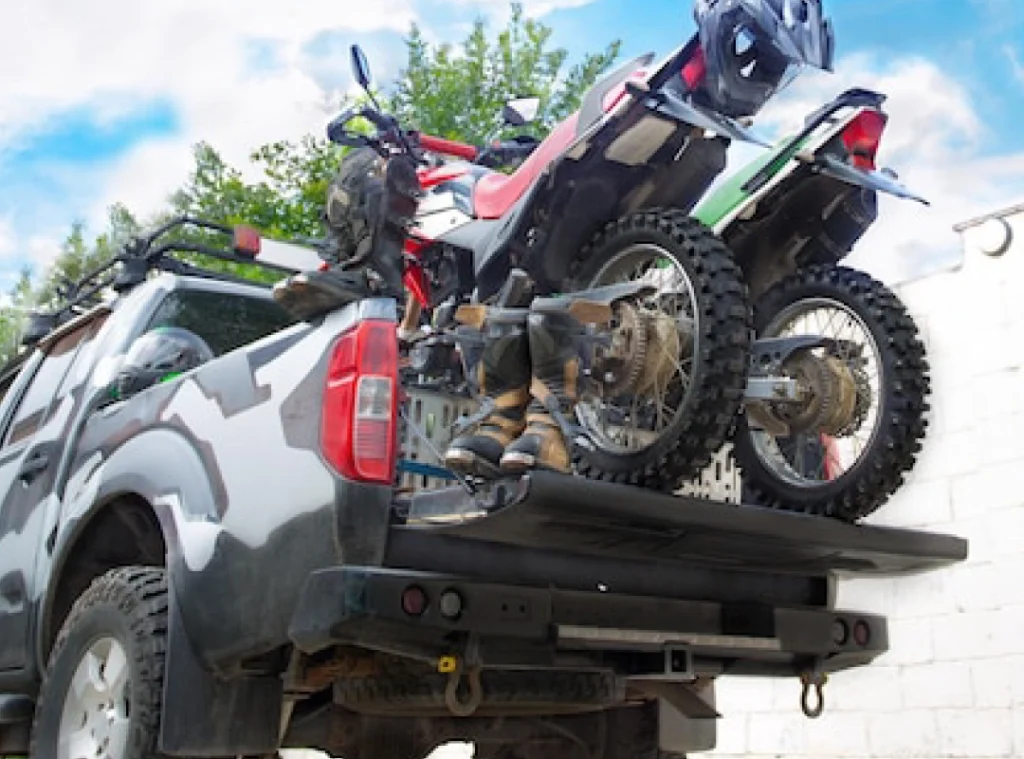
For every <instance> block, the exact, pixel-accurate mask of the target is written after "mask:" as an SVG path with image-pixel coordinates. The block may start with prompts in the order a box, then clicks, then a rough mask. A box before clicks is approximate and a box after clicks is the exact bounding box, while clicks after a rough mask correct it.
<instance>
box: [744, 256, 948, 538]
mask: <svg viewBox="0 0 1024 759" xmlns="http://www.w3.org/2000/svg"><path fill="white" fill-rule="evenodd" d="M814 309H817V313H818V315H819V316H820V314H821V313H822V312H824V313H827V314H830V315H829V316H828V317H825V319H826V320H825V321H822V319H821V318H819V319H817V320H816V321H815V325H817V324H822V325H823V326H822V327H818V328H814V329H813V330H812V331H813V332H814V333H818V332H819V331H820V332H821V333H822V334H821V336H822V337H826V338H833V339H834V338H837V337H839V338H841V339H845V340H851V338H850V337H847V336H846V335H845V333H844V332H843V329H840V327H842V325H843V324H844V323H845V324H846V325H847V326H848V327H849V329H847V330H846V331H847V332H849V333H850V334H851V335H854V334H856V332H858V331H859V332H862V333H863V335H864V337H865V343H866V345H865V347H866V348H867V351H864V352H866V353H868V354H869V355H868V359H865V364H866V366H865V368H864V369H862V370H860V372H861V373H860V375H859V376H860V378H861V379H860V380H858V385H859V386H858V393H859V394H861V395H862V396H867V397H866V400H865V404H864V408H863V409H862V410H861V411H860V412H858V414H857V421H856V424H857V426H856V427H855V428H853V429H851V430H849V431H845V432H844V434H843V435H841V436H836V437H832V436H823V435H820V434H811V433H810V432H807V433H805V434H801V435H791V436H788V437H786V438H773V437H772V436H771V435H769V434H768V433H766V432H764V431H761V430H755V429H752V428H751V426H750V425H749V424H748V421H747V416H746V415H745V414H744V415H741V417H740V419H739V422H738V424H737V426H736V434H735V438H734V449H733V451H734V455H735V458H736V463H737V465H738V467H739V469H740V471H741V473H742V477H743V486H744V487H743V490H744V501H747V502H752V503H755V504H757V505H761V506H766V507H769V508H775V509H784V510H788V511H798V512H803V513H806V514H813V515H818V516H828V517H833V518H836V519H840V520H843V521H846V522H855V521H857V520H858V519H861V518H863V517H865V516H867V515H869V514H871V513H873V512H874V511H876V510H877V509H878V508H880V507H881V506H882V505H883V504H884V503H885V502H886V501H887V500H888V499H889V497H890V496H891V495H892V494H893V493H895V492H896V490H898V489H899V487H900V486H901V485H902V484H903V482H904V478H905V475H906V474H907V473H908V472H909V471H910V470H911V469H912V468H913V466H914V463H915V461H916V457H917V454H918V452H919V451H920V450H921V440H922V439H923V437H924V435H925V432H926V429H927V420H926V418H925V415H926V412H927V411H928V408H929V406H928V402H927V399H928V395H929V393H930V387H931V386H930V378H929V371H928V362H927V359H926V356H925V348H924V344H923V343H922V341H921V339H920V337H919V334H918V329H917V326H916V324H915V323H914V320H913V319H912V318H911V316H910V315H909V313H908V312H907V310H906V308H905V307H904V305H903V304H902V303H901V302H900V300H899V299H898V298H897V296H896V295H895V293H893V292H892V291H891V290H889V289H888V288H887V287H886V286H885V285H884V284H882V283H881V282H879V281H877V280H875V279H873V278H872V277H870V276H868V275H867V274H865V273H863V272H860V271H857V270H855V269H851V268H848V267H843V266H831V265H823V266H822V265H819V266H812V267H809V268H807V269H805V270H803V271H801V272H798V273H797V274H794V275H792V276H790V277H788V278H786V279H784V280H783V281H781V282H779V283H778V284H776V285H775V286H774V287H772V288H771V289H770V290H768V291H767V292H766V293H765V294H764V295H763V296H762V297H761V298H759V299H758V301H757V302H756V303H755V308H754V324H755V326H756V327H757V335H758V337H759V338H762V337H778V336H783V335H788V334H805V333H806V330H798V329H797V327H796V326H794V325H796V324H799V320H800V319H809V316H808V315H809V314H811V313H815V311H814ZM833 325H835V326H837V329H836V332H837V334H836V335H832V334H825V333H827V332H829V331H830V329H829V328H830V327H831V326H833ZM790 330H793V331H792V332H791V331H790ZM872 376H877V389H875V388H873V387H870V385H871V383H870V379H871V377H872ZM861 384H863V386H864V387H863V388H862V387H860V385H861ZM860 433H863V435H864V438H865V439H866V443H865V444H864V445H863V448H862V449H861V450H860V452H859V454H856V455H855V460H853V461H851V462H850V463H849V465H848V466H847V464H846V463H845V462H844V461H842V458H841V457H842V454H843V453H844V452H845V451H844V450H843V449H844V448H845V449H846V450H854V451H856V450H857V449H858V448H859V447H860V444H859V438H858V436H859V434H860ZM780 442H781V444H780ZM790 444H792V445H790ZM787 451H788V453H791V454H792V456H790V455H788V454H787ZM808 454H811V460H810V461H809V460H808ZM804 465H808V466H810V467H813V468H815V469H820V470H821V471H820V472H817V475H815V474H814V473H812V472H810V471H809V470H808V466H804ZM830 470H831V471H830ZM818 476H820V477H822V478H824V479H818Z"/></svg>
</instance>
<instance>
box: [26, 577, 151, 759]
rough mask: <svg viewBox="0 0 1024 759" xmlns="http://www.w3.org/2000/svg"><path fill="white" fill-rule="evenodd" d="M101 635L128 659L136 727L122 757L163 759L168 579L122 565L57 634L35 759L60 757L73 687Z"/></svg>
mask: <svg viewBox="0 0 1024 759" xmlns="http://www.w3.org/2000/svg"><path fill="white" fill-rule="evenodd" d="M101 636H109V637H112V638H114V639H116V640H117V641H118V643H120V644H121V646H122V647H123V648H124V650H125V652H126V654H127V656H128V671H129V674H128V684H127V688H128V694H129V695H128V704H129V709H130V711H129V719H130V727H129V737H128V742H127V747H126V750H125V756H124V757H123V759H152V757H155V756H157V752H156V747H157V736H158V734H159V729H160V707H161V697H162V691H163V678H164V661H165V654H166V650H167V645H166V644H167V579H166V573H165V571H164V570H163V569H154V568H152V567H123V568H119V569H113V570H111V571H109V572H107V573H106V574H104V575H102V576H100V577H99V578H97V579H96V580H95V581H93V583H92V584H91V585H90V586H89V588H88V589H87V590H86V591H85V592H84V593H83V594H82V595H81V596H80V597H79V598H78V600H77V601H76V602H75V604H74V606H73V607H72V609H71V613H70V614H69V615H68V617H67V620H66V621H65V622H64V625H63V626H62V628H61V630H60V633H59V634H58V636H57V640H56V643H55V644H54V646H53V650H52V652H51V653H50V659H49V665H48V666H47V670H46V675H45V678H44V680H43V686H42V690H41V691H40V694H39V702H38V706H37V708H36V715H35V722H34V724H33V726H32V749H31V752H30V753H29V755H30V756H31V757H32V758H33V759H55V758H56V756H57V741H58V734H59V730H60V721H61V713H62V711H63V708H64V700H65V696H66V693H67V689H68V687H69V686H70V684H71V679H72V677H73V675H74V673H75V669H76V668H77V666H78V663H79V661H80V660H81V657H82V656H83V655H84V653H85V652H86V651H87V650H88V648H89V645H90V644H91V642H92V641H94V640H95V639H96V638H98V637H101Z"/></svg>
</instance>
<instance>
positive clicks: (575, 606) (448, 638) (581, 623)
mask: <svg viewBox="0 0 1024 759" xmlns="http://www.w3.org/2000/svg"><path fill="white" fill-rule="evenodd" d="M413 588H415V589H418V591H411V592H414V593H415V592H421V593H422V595H423V597H424V598H425V600H426V604H425V607H424V608H423V610H422V612H420V613H410V611H409V610H408V609H406V608H403V594H404V593H406V592H407V591H410V589H413ZM444 594H456V595H457V599H458V603H454V602H453V599H452V598H451V597H450V596H449V598H448V600H449V604H448V605H447V606H446V605H445V604H443V603H442V596H443V595H444ZM455 609H457V612H456V613H452V612H453V610H455ZM445 612H447V614H446V613H445ZM855 630H856V634H855ZM460 633H461V634H463V635H460ZM469 633H475V634H476V635H477V636H478V639H479V645H480V654H481V658H482V661H483V664H484V666H485V667H487V666H494V667H503V666H565V665H566V663H567V662H575V663H576V664H577V665H582V663H584V662H593V661H596V660H602V661H608V657H609V656H612V657H613V658H614V657H615V656H617V655H621V661H623V662H624V666H626V667H627V668H628V667H630V666H633V667H635V666H636V662H637V661H642V662H643V661H646V662H650V663H651V666H652V667H653V668H654V669H655V670H657V669H658V668H659V667H661V666H663V663H664V661H666V660H667V659H668V658H669V657H666V656H665V654H666V653H671V655H672V656H671V658H673V659H674V660H675V661H677V662H678V661H684V662H686V667H692V673H693V674H709V675H710V674H725V673H730V674H777V675H791V674H796V673H798V672H800V671H802V670H804V669H806V668H807V666H808V664H809V663H811V662H817V663H818V664H819V666H821V668H822V669H824V670H826V671H835V670H839V669H845V668H848V667H852V666H858V665H861V664H866V663H868V662H870V661H871V660H872V659H874V658H875V657H877V656H878V655H880V654H881V653H883V652H884V651H885V650H886V649H887V647H888V634H887V628H886V622H885V619H884V618H882V617H879V616H875V615H870V614H859V613H853V612H841V611H839V612H837V611H830V610H827V609H810V608H795V607H780V606H767V605H757V604H751V603H716V602H711V601H686V600H678V599H665V598H656V597H643V596H625V595H615V594H612V593H607V592H601V591H600V590H598V591H593V592H583V591H578V590H559V589H555V588H541V587H524V586H520V585H496V584H489V583H485V582H479V581H473V580H470V579H467V578H465V577H460V576H455V575H444V574H437V573H427V572H413V571H406V570H394V569H381V568H376V567H374V568H369V567H351V566H344V567H338V568H335V569H330V570H324V571H321V572H317V573H316V574H314V575H312V576H311V577H310V579H309V581H308V583H307V584H306V587H305V590H304V591H303V593H302V596H301V598H300V601H299V604H298V606H297V609H296V612H295V615H294V617H293V619H292V623H291V627H290V630H289V634H290V637H291V639H292V641H293V642H294V643H295V645H296V646H297V647H298V648H299V649H301V650H303V651H306V652H310V653H312V652H315V651H318V650H321V649H323V648H326V647H327V646H330V645H332V644H339V643H340V644H350V645H356V646H360V647H365V648H368V649H372V650H379V651H385V652H392V653H399V654H403V655H407V656H412V657H415V658H421V659H423V660H425V661H431V660H434V659H439V658H440V657H441V656H444V655H446V654H451V653H458V651H455V650H453V649H452V648H451V646H452V645H453V641H457V640H459V639H464V637H465V635H466V634H469ZM645 657H646V658H645ZM630 661H632V662H634V663H633V664H632V665H630V664H628V662H630ZM570 666H572V665H570ZM634 674H637V675H653V674H659V672H658V671H634ZM662 674H664V673H662ZM669 674H671V673H669ZM677 674H683V672H682V671H680V672H678V673H677Z"/></svg>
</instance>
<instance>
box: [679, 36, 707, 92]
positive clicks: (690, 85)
mask: <svg viewBox="0 0 1024 759" xmlns="http://www.w3.org/2000/svg"><path fill="white" fill-rule="evenodd" d="M706 74H707V68H706V63H705V61H704V48H702V47H700V46H699V45H698V46H697V49H696V50H695V51H694V53H693V57H692V58H691V59H690V60H688V61H687V62H686V65H685V66H683V70H682V72H681V75H682V77H683V81H684V82H685V83H686V88H687V89H688V90H694V89H696V88H697V85H698V84H700V83H701V82H702V81H704V77H705V75H706Z"/></svg>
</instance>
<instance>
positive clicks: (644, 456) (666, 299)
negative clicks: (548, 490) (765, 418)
mask: <svg viewBox="0 0 1024 759" xmlns="http://www.w3.org/2000/svg"><path fill="white" fill-rule="evenodd" d="M645 265H646V267H647V268H646V269H645V268H644V267H645ZM570 278H571V282H572V285H573V286H572V288H571V289H573V290H582V289H586V288H591V287H598V286H601V285H609V284H613V283H616V282H632V281H637V280H638V279H643V280H645V281H648V282H650V283H652V284H655V285H656V286H657V287H658V288H659V292H658V294H656V295H654V296H652V297H651V299H650V301H649V302H648V303H646V304H642V308H645V309H646V312H647V314H648V315H649V318H650V319H651V320H653V321H655V322H657V323H658V329H659V330H660V329H664V328H666V324H671V323H672V321H671V320H670V321H669V322H666V321H665V319H664V315H665V314H673V316H672V319H673V320H675V326H676V330H677V331H678V332H679V334H680V335H682V337H680V338H678V339H679V342H678V345H680V346H681V350H680V354H679V356H678V359H679V360H678V361H677V362H675V364H674V367H672V366H671V361H672V360H674V359H670V364H669V366H670V368H674V369H675V370H676V371H674V372H672V373H671V374H672V376H671V377H668V376H667V375H664V377H665V382H664V386H663V387H660V388H659V387H658V386H657V384H658V383H655V387H654V391H655V392H654V394H653V395H652V396H651V397H648V398H643V397H641V396H640V395H638V394H634V395H632V396H629V395H628V394H626V393H623V394H622V395H623V396H624V397H620V398H611V399H607V398H606V399H601V400H600V401H596V402H595V401H590V402H580V403H579V404H578V405H577V408H576V416H577V420H578V422H579V423H580V425H581V426H583V428H584V429H585V430H586V431H587V432H588V433H589V435H590V437H591V439H592V440H593V441H594V443H595V448H594V449H593V450H586V449H582V448H580V449H578V450H577V452H576V454H575V460H574V465H575V468H576V471H577V472H578V473H580V474H583V475H585V476H586V477H589V478H591V479H597V480H604V481H609V482H617V483H622V484H628V485H635V486H638V487H643V488H647V489H651V490H660V491H667V492H671V491H674V490H677V489H678V488H680V487H681V486H682V485H683V484H684V483H685V482H687V481H688V480H691V479H693V478H694V477H696V476H697V475H699V474H700V472H701V471H702V470H703V469H704V468H705V467H706V466H707V465H708V464H709V463H710V462H711V459H712V456H713V455H714V454H715V453H716V452H717V451H718V450H719V449H720V448H721V447H722V445H723V444H724V443H725V442H726V441H727V440H728V438H729V435H730V433H731V431H732V429H733V426H734V424H735V421H736V418H737V416H738V414H739V411H740V408H741V405H742V402H743V394H744V389H745V387H746V376H747V367H748V362H749V356H750V341H751V334H752V328H751V323H750V307H749V303H748V300H747V290H746V285H745V284H744V282H743V279H742V274H741V272H740V269H739V267H738V266H737V265H736V263H735V261H734V259H733V255H732V252H731V251H730V250H729V248H728V247H727V246H726V245H725V243H724V242H723V241H722V240H721V239H720V238H719V237H718V236H717V235H715V234H714V232H712V230H711V229H710V228H708V227H707V226H705V225H703V224H702V223H700V222H699V221H697V220H696V219H693V218H692V217H690V216H688V215H687V214H686V213H685V212H683V211H680V210H678V209H649V210H644V211H639V212H636V213H633V214H631V215H628V216H625V217H623V218H621V219H618V220H616V221H614V222H612V223H610V224H608V225H607V226H606V227H605V228H604V229H603V230H602V231H601V232H599V233H598V234H597V235H596V237H595V238H594V240H593V241H592V243H591V244H590V245H588V246H587V247H585V248H584V249H583V250H581V251H580V253H579V254H578V255H577V257H576V259H575V260H574V261H573V262H572V264H571V268H570ZM666 279H671V280H672V281H673V282H675V283H678V284H679V287H678V288H676V289H669V288H670V286H669V285H667V284H665V280H666ZM567 289H568V288H567ZM668 303H676V304H681V306H680V309H679V312H678V313H676V312H673V311H672V309H671V308H669V306H668V305H667V304H668ZM687 303H688V309H687V308H686V304H687ZM683 310H686V311H687V313H685V314H683V313H682V311H683ZM683 324H685V325H686V329H685V332H686V334H685V335H683V326H682V325H683ZM671 339H672V340H673V341H675V340H676V339H677V338H674V337H672V338H671ZM644 350H646V351H655V350H657V346H655V345H653V344H652V343H651V342H650V341H648V343H647V345H646V346H644ZM647 366H649V364H648V365H647ZM662 366H664V365H662ZM639 381H641V382H643V381H644V380H639ZM647 382H648V384H650V380H649V379H648V380H647ZM627 418H629V419H631V420H632V422H633V432H632V433H630V432H625V431H624V430H625V429H626V425H625V424H624V423H622V422H620V421H618V420H625V419H627Z"/></svg>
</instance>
